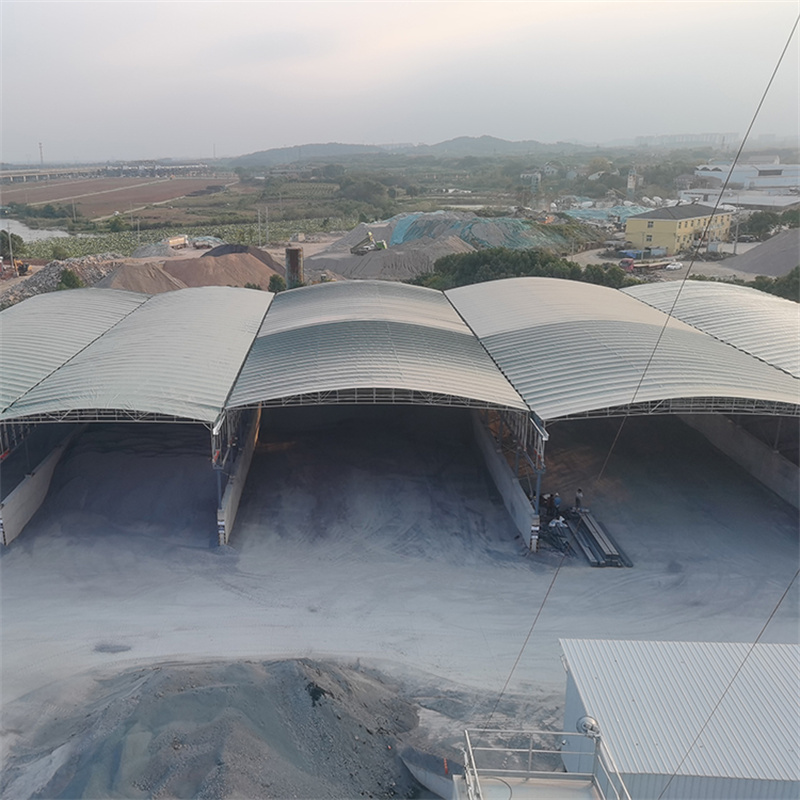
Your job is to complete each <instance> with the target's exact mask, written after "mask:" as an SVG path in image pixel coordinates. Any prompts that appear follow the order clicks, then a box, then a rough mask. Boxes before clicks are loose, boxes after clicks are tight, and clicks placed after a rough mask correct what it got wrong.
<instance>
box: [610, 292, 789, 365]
mask: <svg viewBox="0 0 800 800" xmlns="http://www.w3.org/2000/svg"><path fill="white" fill-rule="evenodd" d="M681 287H682V288H681ZM622 291H623V292H625V293H626V294H629V295H630V296H631V297H635V298H636V299H637V300H641V301H642V302H643V303H647V304H649V305H651V306H653V307H654V308H658V309H660V310H661V311H664V312H667V313H669V312H670V310H671V309H672V314H673V316H675V317H677V318H678V319H680V320H682V321H683V322H686V323H687V324H689V325H691V326H692V327H694V328H698V329H699V330H701V331H704V332H705V333H708V334H710V335H711V336H713V337H714V338H715V339H719V340H720V341H722V342H725V343H726V344H730V345H733V347H736V348H737V349H738V350H742V351H744V352H745V353H749V354H750V355H752V356H755V357H756V358H759V359H761V360H762V361H766V362H767V363H768V364H772V365H773V366H775V367H778V368H779V369H782V370H784V371H786V372H788V373H789V374H790V375H793V376H794V377H795V378H800V304H798V303H794V302H792V301H791V300H785V299H783V298H782V297H775V296H774V295H770V294H766V293H765V292H760V291H758V290H757V289H751V288H749V287H747V286H736V285H734V284H729V283H717V282H707V281H687V282H686V283H681V282H679V281H668V282H667V281H665V282H661V283H646V284H641V285H640V286H631V287H629V288H627V289H623V290H622ZM679 292H680V296H679V297H678V301H677V303H676V302H675V298H676V296H678V293H679ZM673 305H674V309H673Z"/></svg>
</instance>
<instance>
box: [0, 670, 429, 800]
mask: <svg viewBox="0 0 800 800" xmlns="http://www.w3.org/2000/svg"><path fill="white" fill-rule="evenodd" d="M98 689H99V691H98V692H97V694H96V695H95V696H94V697H91V698H89V699H88V702H87V703H86V704H85V705H81V706H78V707H77V708H76V709H75V710H74V712H73V713H72V714H68V713H67V714H63V713H62V714H61V718H60V719H58V720H57V721H48V722H46V723H44V724H42V725H40V726H39V727H38V729H37V730H35V731H34V732H33V733H32V734H31V735H30V736H29V737H27V742H26V743H25V744H24V745H21V746H20V747H18V748H16V749H15V752H14V754H13V755H12V756H11V758H10V759H9V761H8V762H7V764H6V769H5V770H4V776H3V780H2V784H1V785H0V789H2V796H3V797H6V798H22V797H31V796H36V797H52V798H55V797H105V798H113V797H120V798H123V797H124V798H147V797H198V798H224V797H254V798H255V797H259V798H288V797H300V798H319V800H322V798H343V797H352V798H357V797H374V798H393V797H411V796H414V794H415V789H414V783H413V779H412V778H411V776H410V774H409V773H408V771H407V770H406V768H405V767H404V765H403V763H402V762H401V760H400V758H399V757H398V756H399V753H400V752H401V751H402V750H403V746H404V744H405V738H406V736H407V735H408V734H410V732H411V731H413V730H414V729H415V728H416V727H417V721H418V720H417V713H416V710H415V708H414V706H413V705H412V704H411V703H410V702H408V701H406V700H405V699H403V698H402V697H401V695H400V690H399V687H397V686H396V685H393V684H392V683H390V682H387V681H386V679H383V678H381V677H380V676H376V675H368V674H366V673H364V672H362V671H361V670H359V669H354V668H348V667H343V666H336V665H331V664H321V663H316V662H312V661H308V660H301V661H283V662H281V661H278V662H274V661H273V662H266V663H257V662H244V663H243V662H239V663H227V664H226V663H222V664H199V665H185V666H178V665H174V664H166V665H163V666H161V665H159V666H156V667H149V668H145V669H137V670H132V671H130V672H127V673H124V674H122V675H119V676H117V677H115V678H112V679H109V680H106V681H102V682H98Z"/></svg>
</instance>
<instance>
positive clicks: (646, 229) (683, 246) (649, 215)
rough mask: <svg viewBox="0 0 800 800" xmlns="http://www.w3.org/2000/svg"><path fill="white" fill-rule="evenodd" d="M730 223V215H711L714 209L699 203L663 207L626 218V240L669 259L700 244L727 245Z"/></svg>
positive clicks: (722, 213)
mask: <svg viewBox="0 0 800 800" xmlns="http://www.w3.org/2000/svg"><path fill="white" fill-rule="evenodd" d="M732 219H733V214H732V213H731V212H730V211H720V212H717V213H714V209H713V208H711V207H710V206H704V205H701V204H699V203H686V204H682V205H676V206H664V207H663V208H656V209H653V210H652V211H646V212H645V213H644V214H636V215H634V216H632V217H628V219H627V220H626V222H625V237H626V239H627V240H628V241H629V242H632V244H633V245H634V247H638V248H640V249H641V250H642V251H644V250H648V249H650V250H659V251H661V252H663V253H664V254H665V255H668V256H672V255H675V253H680V252H682V251H684V250H690V249H691V248H692V247H693V245H694V244H695V243H696V242H698V241H701V240H702V241H703V242H704V243H705V242H726V241H728V239H729V238H730V232H731V220H732Z"/></svg>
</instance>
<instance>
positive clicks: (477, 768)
mask: <svg viewBox="0 0 800 800" xmlns="http://www.w3.org/2000/svg"><path fill="white" fill-rule="evenodd" d="M464 736H465V740H466V748H465V750H464V777H465V782H466V788H467V796H468V798H469V800H484V798H485V795H484V792H483V789H482V787H481V780H482V779H483V780H486V779H490V778H492V779H495V780H497V779H500V780H504V781H512V780H514V781H526V782H528V783H532V782H534V781H535V780H537V779H540V780H550V781H552V780H562V781H565V782H569V781H573V782H579V781H580V782H584V783H586V782H589V783H591V785H592V786H593V788H594V789H595V790H596V792H597V794H598V796H599V797H600V798H601V800H631V797H630V795H629V794H628V790H627V788H626V787H625V783H624V781H623V780H622V777H621V776H620V774H619V772H618V770H617V768H616V765H615V764H614V759H613V757H612V756H611V753H610V752H609V751H608V748H607V747H606V746H605V744H604V743H603V741H602V738H601V737H600V736H599V735H596V736H584V735H582V734H576V733H565V732H563V731H506V730H467V731H465V732H464ZM570 743H573V745H572V749H570V747H569V745H570ZM579 745H580V746H579ZM565 756H566V757H567V758H568V759H570V760H574V761H575V762H576V763H578V764H580V766H581V767H584V765H586V767H589V766H591V769H586V770H585V771H580V772H567V771H566V768H565V766H564V757H565Z"/></svg>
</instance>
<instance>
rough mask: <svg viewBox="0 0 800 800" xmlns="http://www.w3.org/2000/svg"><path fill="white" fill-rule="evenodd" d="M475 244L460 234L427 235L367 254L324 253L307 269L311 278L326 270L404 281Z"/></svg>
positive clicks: (354, 276) (347, 275)
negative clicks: (465, 239) (433, 236)
mask: <svg viewBox="0 0 800 800" xmlns="http://www.w3.org/2000/svg"><path fill="white" fill-rule="evenodd" d="M474 250H475V248H474V247H473V246H472V245H470V244H467V242H465V241H464V240H463V239H460V238H459V237H458V236H443V237H441V238H438V239H432V238H430V237H425V238H423V239H418V240H415V241H412V242H409V243H408V244H401V245H398V246H396V247H390V248H389V249H388V250H374V251H372V252H370V253H367V254H366V255H363V256H354V255H351V254H350V252H349V250H348V251H346V252H339V253H320V254H319V255H317V256H311V257H310V258H307V259H306V260H305V272H306V275H307V276H308V277H309V278H314V277H315V276H316V275H318V274H321V273H323V272H325V271H330V272H333V273H335V274H337V275H341V276H342V277H344V278H351V279H361V280H366V279H370V278H382V279H384V280H395V281H403V280H408V279H409V278H413V277H415V276H417V275H422V274H424V273H427V272H432V271H433V265H434V263H435V262H436V260H437V259H439V258H442V257H443V256H447V255H450V254H452V253H471V252H473V251H474Z"/></svg>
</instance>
